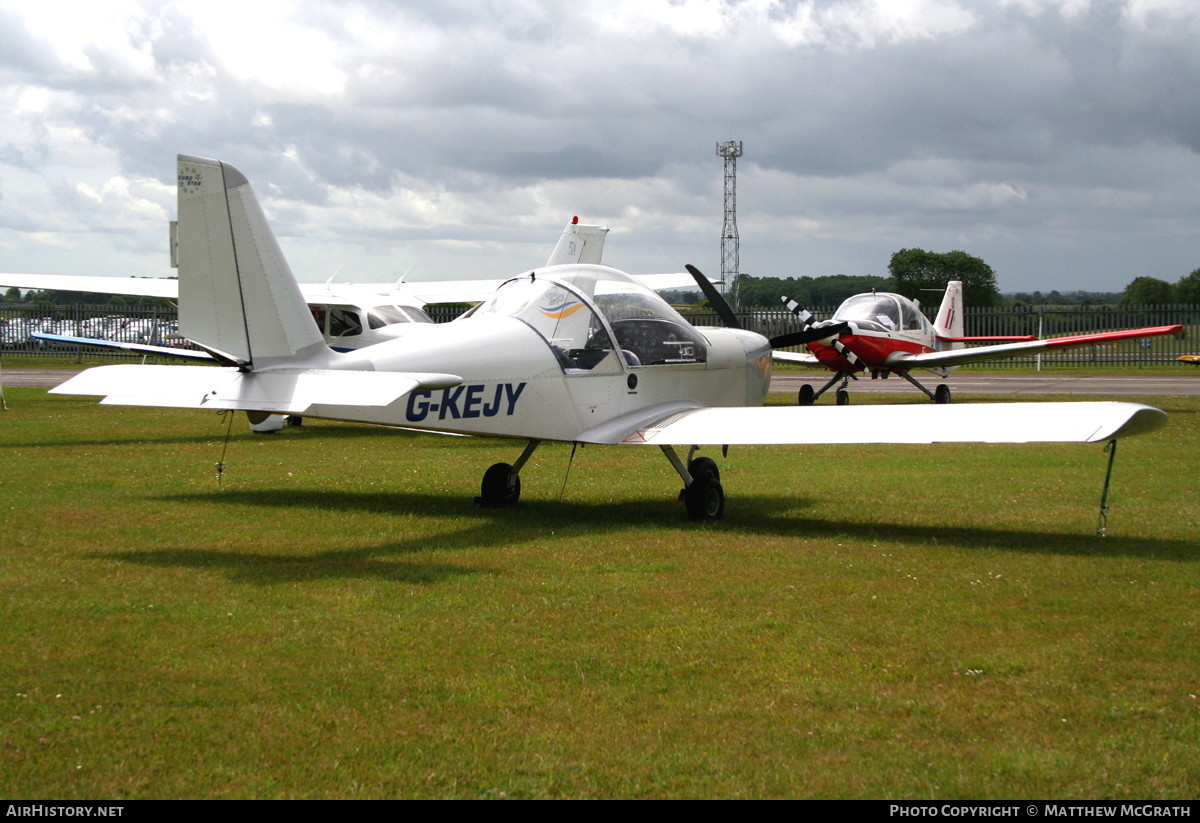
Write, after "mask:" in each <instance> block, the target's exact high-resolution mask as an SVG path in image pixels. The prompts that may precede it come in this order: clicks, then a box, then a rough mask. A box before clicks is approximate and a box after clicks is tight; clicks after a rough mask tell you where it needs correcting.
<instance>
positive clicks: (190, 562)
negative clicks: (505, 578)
mask: <svg viewBox="0 0 1200 823" xmlns="http://www.w3.org/2000/svg"><path fill="white" fill-rule="evenodd" d="M218 494H219V497H220V499H221V500H222V501H223V502H226V503H233V504H239V505H245V506H253V507H264V508H284V509H287V508H296V509H305V510H309V511H311V510H314V509H319V510H325V511H331V512H356V511H357V512H373V513H393V514H416V515H420V516H421V517H425V518H437V517H452V518H461V517H463V516H464V515H469V516H472V517H476V518H477V519H476V520H475V522H474V523H473V524H472V525H470V526H468V527H466V528H461V529H457V530H454V531H451V532H447V533H442V534H436V535H432V536H431V535H429V534H427V533H423V534H421V535H418V536H414V537H411V538H401V539H398V540H395V541H389V542H386V543H380V544H375V545H370V546H360V547H352V548H342V547H334V546H331V547H330V548H329V549H328V550H321V549H320V548H319V547H318V548H314V547H311V546H310V547H308V548H307V549H306V550H304V551H298V552H291V553H288V552H272V553H269V554H268V553H262V552H249V553H247V552H241V551H237V550H218V549H161V550H137V551H125V552H107V553H104V554H102V555H99V556H101V557H103V558H106V559H110V560H119V561H121V562H127V563H134V564H139V565H145V566H155V567H167V568H170V567H175V568H191V569H197V570H201V569H206V570H212V571H218V572H221V573H224V574H226V575H227V576H228V577H229V578H230V579H231V580H233V581H236V582H244V583H256V584H262V585H270V584H275V583H297V582H309V581H316V580H327V579H378V580H384V581H389V582H396V583H411V584H432V583H439V582H443V581H445V580H449V579H452V578H455V577H461V576H464V575H473V574H499V573H500V572H499V571H498V570H497V569H495V568H490V567H487V566H481V565H474V566H471V565H468V566H460V565H452V564H443V563H426V562H421V561H419V560H415V559H412V560H409V559H405V558H413V557H415V556H417V555H422V554H429V553H432V552H445V551H470V550H475V549H481V548H503V547H513V546H518V545H521V544H524V543H527V542H530V541H535V540H544V539H545V538H546V536H547V534H549V533H551V532H553V534H555V535H556V537H557V539H559V540H560V541H561V540H570V539H572V538H575V537H581V536H586V535H591V534H597V533H600V534H606V535H613V537H614V539H619V538H620V535H622V534H628V533H637V532H639V531H641V530H645V529H654V530H658V531H661V530H663V529H667V530H669V531H678V532H680V533H687V534H692V535H694V534H695V530H694V528H692V529H689V528H687V527H686V526H684V525H683V524H679V525H678V526H676V525H674V524H670V525H665V526H664V522H663V521H664V518H663V506H664V505H665V504H666V502H667V501H653V500H648V501H642V500H634V501H614V502H606V503H583V502H571V501H570V500H569V494H568V500H567V501H566V502H558V501H554V500H545V501H541V500H529V501H525V502H522V504H521V506H520V507H519V508H517V509H503V510H495V509H480V510H479V511H478V512H472V511H471V510H470V509H469V508H467V507H466V506H464V505H463V503H462V501H461V500H459V499H458V498H449V497H446V496H445V495H440V494H437V495H435V494H403V493H401V494H396V493H394V492H377V493H376V492H368V493H363V492H336V491H334V492H327V491H278V490H253V491H246V490H226V491H223V492H220V493H213V494H187V495H170V496H165V497H162V498H160V499H161V500H163V501H164V502H175V503H181V502H182V503H205V504H209V503H212V501H213V499H214V497H215V496H217V495H218ZM745 501H746V502H745V506H744V507H740V508H739V513H738V515H737V516H736V517H730V518H728V519H726V520H725V521H723V522H721V523H713V524H710V525H709V526H707V527H706V529H705V532H706V533H713V532H715V533H728V534H730V535H746V534H754V535H762V536H774V537H796V538H806V539H837V540H857V541H862V542H871V543H885V544H903V543H913V544H922V545H930V544H934V545H937V544H943V545H945V546H947V547H957V548H963V549H968V550H972V549H979V550H983V549H987V550H995V549H1000V550H1003V551H1012V552H1020V553H1028V554H1045V555H1057V556H1084V557H1089V556H1090V557H1139V558H1146V559H1156V560H1170V561H1175V562H1194V561H1196V560H1197V559H1200V558H1198V557H1197V553H1196V551H1195V547H1194V545H1193V544H1192V543H1191V542H1189V541H1186V540H1167V539H1161V538H1140V537H1136V536H1128V537H1122V536H1112V537H1108V538H1105V539H1100V538H1098V537H1096V536H1095V535H1094V534H1090V533H1083V534H1062V533H1058V532H1038V531H1031V530H1027V529H1015V530H1003V529H996V528H988V529H983V528H976V529H972V528H966V527H961V526H929V525H913V524H900V523H857V522H850V521H840V520H828V519H815V520H814V519H805V518H803V517H801V516H797V515H795V514H790V515H788V514H780V512H786V511H792V512H794V511H795V510H797V509H801V508H804V507H807V506H810V505H812V503H813V501H811V500H805V499H802V498H801V499H797V498H794V497H785V496H780V495H757V496H747V497H746V498H745Z"/></svg>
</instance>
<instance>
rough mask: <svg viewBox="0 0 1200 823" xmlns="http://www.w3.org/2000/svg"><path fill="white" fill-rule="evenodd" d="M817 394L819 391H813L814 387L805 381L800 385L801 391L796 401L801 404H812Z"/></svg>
mask: <svg viewBox="0 0 1200 823" xmlns="http://www.w3.org/2000/svg"><path fill="white" fill-rule="evenodd" d="M816 396H817V393H816V392H815V391H813V387H812V386H810V385H808V384H807V383H805V384H804V385H803V386H801V387H800V391H799V393H798V394H797V395H796V402H797V403H799V404H800V405H801V406H811V405H812V404H813V401H814V400H815V399H816Z"/></svg>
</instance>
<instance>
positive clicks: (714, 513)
mask: <svg viewBox="0 0 1200 823" xmlns="http://www.w3.org/2000/svg"><path fill="white" fill-rule="evenodd" d="M540 444H541V441H540V440H530V441H529V445H527V446H526V447H525V451H523V452H521V456H520V457H518V458H517V462H516V463H514V464H512V465H509V464H508V463H496V464H494V465H492V466H491V467H489V468H488V470H487V471H486V472H484V473H483V482H482V483H481V484H480V486H479V496H478V497H476V498H475V503H476V505H478V506H481V507H483V508H499V507H501V506H514V505H516V503H517V501H518V500H520V498H521V475H520V472H521V467H522V466H524V465H525V463H526V462H527V461H528V460H529V458H530V457H531V456H532V455H533V452H534V451H535V450H536V449H537V447H538V446H539V445H540ZM659 448H660V449H662V453H663V454H664V455H666V457H667V460H669V461H671V465H672V466H674V467H675V471H676V472H678V473H679V476H680V477H681V478H683V484H684V487H683V489H682V490H681V491H680V492H679V499H680V500H682V501H683V505H684V508H686V509H687V515H688V517H690V518H691V519H692V520H720V519H721V515H723V514H724V513H725V491H724V490H723V489H722V488H721V470H720V469H718V468H717V461H715V460H713V459H712V458H711V457H697V458H695V459H693V458H692V455H693V454H695V452H696V447H695V446H692V447H691V449H690V450H689V451H688V462H687V466H686V467H685V466H684V463H683V461H682V460H681V459H680V458H679V455H678V454H677V453H676V452H675V449H674V447H673V446H659Z"/></svg>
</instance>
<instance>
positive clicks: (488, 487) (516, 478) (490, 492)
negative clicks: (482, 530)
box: [475, 440, 542, 509]
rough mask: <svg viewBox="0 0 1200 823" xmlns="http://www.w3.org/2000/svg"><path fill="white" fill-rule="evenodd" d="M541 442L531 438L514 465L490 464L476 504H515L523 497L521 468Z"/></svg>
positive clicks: (491, 505)
mask: <svg viewBox="0 0 1200 823" xmlns="http://www.w3.org/2000/svg"><path fill="white" fill-rule="evenodd" d="M541 442H542V441H540V440H530V441H529V445H527V446H526V447H525V451H523V452H521V456H520V457H518V458H517V462H516V463H515V464H514V465H511V466H510V465H509V464H508V463H495V464H493V465H492V466H489V467H488V470H487V471H486V472H484V473H483V482H482V483H481V484H480V486H479V497H476V498H475V504H476V505H478V506H480V507H482V508H485V509H491V508H498V507H500V506H515V505H516V504H517V501H518V500H520V499H521V474H520V472H521V468H522V467H523V466H524V465H525V463H526V461H528V460H529V458H530V457H531V456H532V455H533V453H534V451H536V450H537V447H538V446H539V445H540V444H541Z"/></svg>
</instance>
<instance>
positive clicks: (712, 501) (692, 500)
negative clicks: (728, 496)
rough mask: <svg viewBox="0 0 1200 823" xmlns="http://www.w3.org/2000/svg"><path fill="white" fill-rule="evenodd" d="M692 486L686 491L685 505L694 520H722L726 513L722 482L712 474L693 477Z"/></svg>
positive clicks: (684, 496)
mask: <svg viewBox="0 0 1200 823" xmlns="http://www.w3.org/2000/svg"><path fill="white" fill-rule="evenodd" d="M693 477H694V479H693V480H692V485H690V486H688V487H687V488H686V489H684V492H683V505H684V506H686V507H687V514H688V517H690V518H691V519H692V520H720V519H721V515H723V514H724V513H725V492H724V490H723V489H722V488H721V481H720V480H717V479H716V478H715V477H713V476H712V475H710V474H701V475H699V476H695V475H693Z"/></svg>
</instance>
